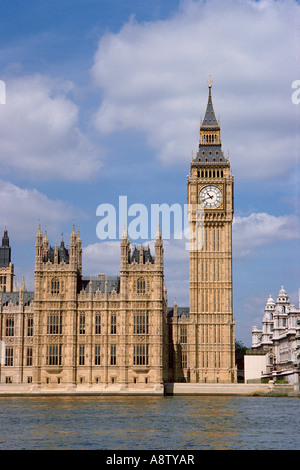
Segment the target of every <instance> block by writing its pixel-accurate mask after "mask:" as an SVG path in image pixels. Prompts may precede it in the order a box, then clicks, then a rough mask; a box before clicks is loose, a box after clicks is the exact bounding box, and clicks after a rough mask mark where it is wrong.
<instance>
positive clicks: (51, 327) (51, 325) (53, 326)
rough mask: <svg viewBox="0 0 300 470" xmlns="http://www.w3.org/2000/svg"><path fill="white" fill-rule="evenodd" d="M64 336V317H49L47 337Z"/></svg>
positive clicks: (55, 315)
mask: <svg viewBox="0 0 300 470" xmlns="http://www.w3.org/2000/svg"><path fill="white" fill-rule="evenodd" d="M61 334H62V316H61V315H59V314H50V315H48V317H47V335H61Z"/></svg>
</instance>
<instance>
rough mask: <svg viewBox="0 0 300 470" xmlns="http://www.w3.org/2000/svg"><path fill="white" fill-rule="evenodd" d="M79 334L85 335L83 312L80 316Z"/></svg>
mask: <svg viewBox="0 0 300 470" xmlns="http://www.w3.org/2000/svg"><path fill="white" fill-rule="evenodd" d="M79 334H80V335H85V315H84V313H82V314H81V315H80V318H79Z"/></svg>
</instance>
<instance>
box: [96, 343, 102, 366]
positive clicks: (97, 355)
mask: <svg viewBox="0 0 300 470" xmlns="http://www.w3.org/2000/svg"><path fill="white" fill-rule="evenodd" d="M100 364H101V346H100V345H99V344H97V345H96V346H95V366H100Z"/></svg>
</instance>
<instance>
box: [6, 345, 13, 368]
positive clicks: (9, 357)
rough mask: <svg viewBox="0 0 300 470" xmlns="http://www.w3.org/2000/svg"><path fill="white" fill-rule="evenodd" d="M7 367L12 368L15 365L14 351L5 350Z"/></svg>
mask: <svg viewBox="0 0 300 470" xmlns="http://www.w3.org/2000/svg"><path fill="white" fill-rule="evenodd" d="M5 365H6V366H7V367H11V366H13V365H14V349H13V348H5Z"/></svg>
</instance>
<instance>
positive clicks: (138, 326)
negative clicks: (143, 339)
mask: <svg viewBox="0 0 300 470" xmlns="http://www.w3.org/2000/svg"><path fill="white" fill-rule="evenodd" d="M148 333H149V317H148V315H145V314H143V313H139V314H137V315H134V321H133V334H134V335H147V334H148Z"/></svg>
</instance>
